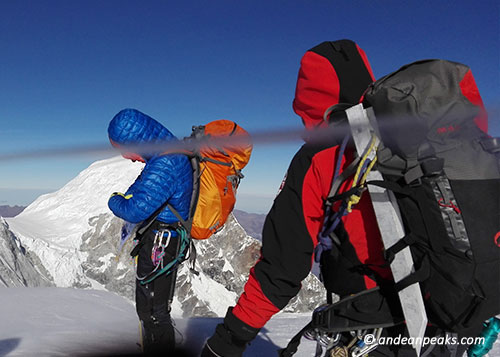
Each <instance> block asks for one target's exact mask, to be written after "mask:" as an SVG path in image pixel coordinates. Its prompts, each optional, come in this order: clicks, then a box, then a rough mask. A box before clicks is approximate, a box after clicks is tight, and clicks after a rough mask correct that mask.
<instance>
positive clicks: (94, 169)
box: [9, 157, 144, 249]
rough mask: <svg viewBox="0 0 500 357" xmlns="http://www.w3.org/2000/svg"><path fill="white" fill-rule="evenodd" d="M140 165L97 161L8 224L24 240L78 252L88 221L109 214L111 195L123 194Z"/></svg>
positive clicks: (39, 199) (121, 159) (119, 161)
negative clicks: (30, 239) (37, 241)
mask: <svg viewBox="0 0 500 357" xmlns="http://www.w3.org/2000/svg"><path fill="white" fill-rule="evenodd" d="M143 165H144V164H142V163H133V162H131V161H130V160H125V159H123V158H121V157H114V158H111V159H107V160H101V161H97V162H95V163H93V164H92V165H90V166H89V167H88V168H87V169H85V170H83V171H82V172H80V174H79V175H78V176H77V177H75V178H74V179H73V180H71V181H70V182H68V183H67V184H66V185H65V186H64V187H63V188H61V189H60V190H58V191H56V192H53V193H49V194H46V195H42V196H40V197H39V198H38V199H36V200H35V201H34V202H33V203H32V204H31V205H29V206H28V207H27V208H26V209H25V210H24V211H23V212H22V213H21V214H19V215H18V216H17V217H15V218H12V219H9V224H10V226H11V227H12V229H13V230H14V231H16V232H18V233H20V234H21V235H22V236H23V237H25V238H35V237H36V239H37V240H40V239H41V240H44V241H45V242H46V243H48V244H50V245H52V246H58V247H60V248H67V249H71V248H73V249H78V248H79V247H80V245H81V243H82V242H81V236H82V231H83V232H84V231H87V230H88V229H90V225H89V219H90V218H92V217H95V216H98V215H100V214H102V213H107V212H109V209H108V207H107V201H108V198H109V196H110V194H111V193H112V192H114V191H125V190H126V189H127V187H128V186H129V185H130V184H131V183H132V182H133V181H134V180H135V178H136V177H137V176H138V175H139V173H140V171H141V170H142V167H143Z"/></svg>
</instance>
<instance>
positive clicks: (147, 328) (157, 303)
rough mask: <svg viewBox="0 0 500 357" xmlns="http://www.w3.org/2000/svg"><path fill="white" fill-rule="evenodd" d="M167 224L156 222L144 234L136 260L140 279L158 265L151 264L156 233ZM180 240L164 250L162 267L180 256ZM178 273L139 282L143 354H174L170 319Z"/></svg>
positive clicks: (172, 242) (136, 294) (136, 298)
mask: <svg viewBox="0 0 500 357" xmlns="http://www.w3.org/2000/svg"><path fill="white" fill-rule="evenodd" d="M162 228H163V229H164V228H165V225H164V224H163V223H161V222H155V223H153V224H152V225H151V227H150V228H149V229H148V231H147V232H146V233H145V234H144V235H143V238H142V241H143V242H144V245H143V246H142V247H141V249H140V251H139V255H138V261H137V276H138V277H145V276H147V275H148V274H150V273H151V272H152V271H153V270H154V268H155V266H154V264H153V262H152V261H151V253H152V249H153V243H154V239H155V235H156V232H157V231H159V230H160V231H161V230H162ZM177 246H178V237H172V238H171V239H170V243H169V245H168V246H167V247H166V249H165V256H164V258H163V264H164V265H167V264H168V263H169V262H171V261H172V260H173V259H174V258H175V257H176V255H177V249H178V248H177ZM175 276H176V274H175V272H171V273H169V274H168V275H167V274H162V275H160V276H159V277H157V278H156V279H154V280H153V281H152V282H150V283H148V284H141V281H140V280H138V279H136V290H135V301H136V310H137V315H138V316H139V320H141V324H142V333H143V336H142V340H143V348H144V352H145V353H147V354H160V353H165V352H167V351H172V350H173V349H174V347H175V334H174V327H173V325H172V320H171V318H170V308H171V307H170V300H171V299H172V297H173V293H174V287H175Z"/></svg>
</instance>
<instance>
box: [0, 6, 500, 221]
mask: <svg viewBox="0 0 500 357" xmlns="http://www.w3.org/2000/svg"><path fill="white" fill-rule="evenodd" d="M342 38H350V39H353V40H355V41H356V42H358V44H359V45H360V46H361V47H362V48H363V49H364V50H365V51H366V53H367V55H368V58H369V59H370V62H371V64H372V67H373V70H374V73H375V76H376V77H381V76H383V75H385V74H387V73H389V72H392V71H394V70H396V69H397V68H399V67H400V66H402V65H404V64H406V63H409V62H413V61H415V60H419V59H424V58H444V59H449V60H454V61H458V62H462V63H465V64H467V65H469V66H470V67H471V68H472V72H473V74H474V76H475V78H476V82H477V84H478V87H479V89H480V91H481V94H482V97H483V100H484V101H485V103H486V105H487V108H488V109H489V110H490V111H492V112H494V113H496V115H495V116H496V117H497V118H496V119H495V118H493V116H492V118H491V121H493V122H492V123H491V124H490V127H491V128H492V130H491V132H492V133H493V134H497V135H500V125H499V124H498V109H499V108H498V106H499V102H498V98H500V71H499V69H500V67H499V65H500V9H499V4H498V1H496V0H481V1H472V0H471V1H463V0H462V1H460V0H459V1H448V0H432V1H430V0H419V1H417V0H408V1H401V0H399V1H395V0H342V1H334V0H330V1H326V0H325V1H323V0H317V1H302V0H301V1H298V0H297V1H296V0H289V1H284V0H283V1H272V0H268V1H229V0H227V1H219V0H214V1H189V0H186V1H182V2H181V1H154V0H151V1H142V2H141V1H126V0H122V1H114V0H107V1H94V0H85V1H78V0H73V1H54V0H49V1H34V0H33V1H23V0H19V1H0V51H1V55H0V154H5V153H11V152H17V151H23V150H31V149H33V150H37V149H40V148H48V147H57V146H69V145H90V144H106V143H107V136H106V128H107V124H108V123H109V121H110V120H111V118H112V117H113V115H114V114H116V113H117V112H118V111H119V110H120V109H123V108H126V107H133V108H137V109H139V110H141V111H143V112H145V113H147V114H149V115H151V116H152V117H154V118H156V119H157V120H159V121H161V122H162V123H163V124H165V126H167V127H168V128H169V129H170V130H172V131H173V132H174V133H175V134H176V135H177V136H180V137H182V136H185V135H189V133H190V130H191V125H193V124H203V123H206V122H208V121H211V120H215V119H220V118H226V119H231V120H234V121H236V122H238V123H239V124H240V125H241V126H243V127H244V128H246V129H247V130H249V131H250V132H252V131H260V130H264V129H267V128H270V129H278V128H285V127H286V128H294V127H296V128H299V127H300V126H301V124H300V119H299V118H298V117H297V116H296V115H295V114H294V113H293V111H292V107H291V103H292V100H293V96H294V91H295V81H296V78H297V73H298V69H299V62H300V59H301V57H302V55H303V54H304V52H305V51H306V50H307V49H309V48H311V47H313V46H315V45H316V44H318V43H320V42H322V41H325V40H337V39H342ZM300 145H301V143H300V142H299V141H297V142H292V143H288V144H280V145H261V146H258V147H256V148H255V150H254V155H253V157H252V160H251V163H250V164H249V166H248V167H247V169H245V170H244V173H245V175H246V178H245V179H244V181H243V182H242V185H241V187H240V191H239V195H240V196H239V199H238V204H237V205H238V206H237V207H239V208H241V209H244V210H247V211H250V212H266V211H267V210H268V209H269V207H270V205H271V203H272V198H273V197H274V195H275V193H276V191H277V188H278V186H279V184H280V182H281V179H282V177H283V175H284V173H285V171H286V168H287V166H288V163H289V161H290V159H291V158H292V156H293V154H294V153H295V152H296V151H297V149H298V148H299V146H300ZM100 158H102V157H96V156H83V157H71V158H43V159H41V158H38V159H29V160H28V159H26V160H17V161H4V162H1V163H0V205H1V204H11V205H13V204H27V203H29V202H31V201H32V200H33V199H34V198H36V197H37V195H38V194H40V193H41V192H48V191H52V190H54V189H58V188H60V187H61V186H63V185H64V184H65V183H66V182H67V181H69V180H70V179H71V178H73V177H74V176H76V174H77V173H78V172H80V171H81V170H83V169H84V168H86V167H87V166H88V165H89V164H90V163H91V162H93V161H95V160H97V159H100Z"/></svg>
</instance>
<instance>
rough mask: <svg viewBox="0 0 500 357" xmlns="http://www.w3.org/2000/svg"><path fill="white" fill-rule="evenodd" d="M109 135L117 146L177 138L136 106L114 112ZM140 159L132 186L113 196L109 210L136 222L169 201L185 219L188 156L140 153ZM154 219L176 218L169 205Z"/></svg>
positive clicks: (188, 191)
mask: <svg viewBox="0 0 500 357" xmlns="http://www.w3.org/2000/svg"><path fill="white" fill-rule="evenodd" d="M108 135H109V138H110V140H111V141H112V143H113V145H115V146H117V147H120V145H124V144H138V143H154V142H156V141H168V140H177V138H176V137H175V136H174V135H173V134H172V133H171V132H170V131H169V130H168V129H167V128H165V127H164V126H163V125H162V124H160V123H159V122H157V121H156V120H154V119H153V118H151V117H149V116H147V115H146V114H144V113H141V112H140V111H138V110H135V109H124V110H122V111H120V112H119V113H118V114H116V115H115V117H114V118H113V120H111V122H110V124H109V127H108ZM124 156H128V155H125V154H124ZM136 156H137V155H136ZM142 158H143V159H144V162H145V166H144V169H143V170H142V173H141V174H140V175H139V177H137V179H136V180H135V182H134V183H133V184H132V186H130V187H129V189H128V190H127V192H125V194H123V195H121V194H120V195H113V196H112V197H111V198H110V199H109V201H108V206H109V208H110V209H111V211H113V213H114V214H115V215H116V216H118V217H120V218H122V219H124V220H126V221H128V222H132V223H139V222H141V221H144V220H145V219H147V218H148V217H150V216H151V215H152V214H153V213H154V212H155V211H156V210H157V209H158V208H160V207H161V205H162V204H163V203H165V202H166V201H168V202H169V203H170V204H171V205H172V206H173V207H174V208H175V209H176V210H177V211H178V212H179V214H180V215H181V216H182V217H183V218H184V219H186V218H187V217H188V212H189V203H190V200H191V191H192V187H193V178H192V170H191V164H190V162H189V159H188V157H187V156H185V155H181V154H170V155H163V156H162V155H160V152H158V153H152V154H148V155H143V156H142ZM157 219H158V220H159V221H162V222H165V223H173V222H177V221H178V219H177V218H176V217H175V215H174V214H173V213H172V211H170V209H168V208H165V209H164V210H163V211H162V212H161V213H160V215H159V216H158V218H157Z"/></svg>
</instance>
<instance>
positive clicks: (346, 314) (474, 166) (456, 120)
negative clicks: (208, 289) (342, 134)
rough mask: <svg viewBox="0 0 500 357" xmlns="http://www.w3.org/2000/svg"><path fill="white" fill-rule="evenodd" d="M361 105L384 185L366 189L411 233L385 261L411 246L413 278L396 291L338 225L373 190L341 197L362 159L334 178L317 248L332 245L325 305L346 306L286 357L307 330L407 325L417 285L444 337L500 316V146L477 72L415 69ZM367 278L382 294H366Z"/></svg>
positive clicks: (390, 79) (385, 83)
mask: <svg viewBox="0 0 500 357" xmlns="http://www.w3.org/2000/svg"><path fill="white" fill-rule="evenodd" d="M363 105H364V107H365V108H368V107H372V109H373V111H374V113H375V116H376V118H377V124H378V127H379V134H380V138H381V141H382V143H383V145H380V146H379V148H378V151H377V164H376V167H375V169H376V170H378V171H380V172H381V173H382V175H383V178H384V180H383V181H380V182H367V183H366V184H375V185H379V186H382V187H385V188H387V189H389V190H392V191H393V192H394V194H395V196H396V199H397V202H398V205H399V209H400V211H401V215H402V219H403V224H404V227H405V236H404V237H403V238H402V239H401V240H400V241H399V242H398V243H396V244H395V245H393V246H392V247H390V248H389V249H387V250H386V251H385V252H384V253H385V257H386V260H387V263H390V262H391V261H392V259H393V258H394V255H395V254H397V253H398V252H399V251H401V250H402V249H404V248H405V247H407V246H409V247H410V250H411V253H412V257H413V261H414V265H415V272H414V273H413V274H411V275H410V276H408V277H407V278H405V279H403V280H402V281H399V282H398V283H397V284H394V283H393V282H388V281H385V280H383V279H380V276H379V275H378V274H377V272H376V268H382V267H373V266H366V265H363V264H362V263H361V262H360V261H359V260H358V259H357V256H356V253H355V252H354V250H353V247H352V245H351V244H350V243H349V237H348V236H347V234H346V232H345V230H344V229H343V226H342V221H341V220H340V218H341V217H342V216H343V215H345V214H347V212H346V210H345V208H346V204H345V202H346V201H347V200H348V199H349V198H350V196H351V195H352V194H356V195H360V194H361V193H362V191H363V188H364V187H366V184H364V185H363V186H364V187H359V186H358V187H353V188H351V189H350V190H349V191H350V192H346V193H339V192H338V188H339V187H340V186H341V183H342V182H344V181H345V180H347V179H348V178H349V177H351V176H352V175H353V173H354V172H355V171H356V166H359V164H358V162H359V159H356V160H355V162H354V164H351V165H349V167H347V168H346V169H345V170H344V172H343V173H342V174H341V175H339V176H337V177H334V180H333V182H332V189H331V192H330V195H329V197H328V198H327V200H326V207H327V208H328V207H332V205H333V203H334V202H336V201H341V204H340V209H339V210H337V211H333V210H331V211H328V210H327V212H326V218H325V226H324V227H323V231H322V232H321V234H320V237H318V238H319V242H320V244H319V245H318V247H319V246H320V245H322V240H324V239H325V238H327V237H328V238H332V239H331V241H333V242H332V243H328V244H326V245H323V247H320V250H324V252H323V254H321V258H320V265H321V273H322V278H323V283H324V284H325V287H326V288H327V291H328V292H329V294H328V297H330V293H335V294H338V295H340V297H341V299H340V301H339V302H337V303H333V304H332V303H331V300H330V301H329V304H328V305H324V306H321V307H319V308H318V309H316V310H315V312H314V314H313V318H312V321H311V323H309V324H308V325H307V326H306V327H304V329H303V330H302V331H301V332H299V333H298V334H297V335H296V336H295V337H294V339H292V341H291V342H290V343H289V345H288V346H287V348H286V349H284V350H282V351H281V353H282V354H281V355H282V356H290V355H291V354H293V352H295V350H296V348H297V345H298V343H299V341H300V336H301V335H302V334H307V332H306V331H311V330H312V331H317V333H321V331H326V332H329V333H337V332H343V331H351V330H360V329H368V328H376V327H388V326H394V325H396V324H399V323H401V322H403V320H404V317H403V315H402V311H401V309H400V306H399V303H398V298H397V294H396V293H397V291H400V290H402V289H404V288H405V287H407V286H409V285H411V284H413V283H415V282H419V283H420V288H421V291H422V296H423V298H424V302H425V307H426V312H427V316H428V319H429V322H430V323H431V324H433V325H435V326H437V327H438V328H441V329H443V330H445V331H451V332H459V333H461V334H467V335H468V336H473V335H476V334H478V333H479V331H480V330H481V327H482V323H483V322H484V321H485V320H487V319H488V318H490V317H492V316H494V315H497V314H499V313H500V139H498V138H491V137H489V136H488V135H487V134H486V133H485V131H486V123H487V122H486V116H485V115H486V113H485V110H484V107H483V106H482V101H481V99H480V96H479V91H478V89H477V86H476V84H475V82H474V78H473V77H472V74H471V72H470V69H469V68H468V67H467V66H465V65H463V64H460V63H455V62H449V61H444V60H425V61H418V62H415V63H411V64H409V65H406V66H404V67H402V68H400V69H399V70H398V71H396V72H394V73H391V74H389V75H387V76H385V77H383V78H381V79H379V80H378V81H376V82H374V83H372V84H370V85H369V87H368V89H367V90H366V91H365V94H364V101H363ZM339 118H340V121H342V116H341V115H339ZM344 123H345V121H344ZM334 124H335V123H334ZM480 127H481V128H482V129H483V130H481V129H480ZM342 150H343V149H342V148H341V150H340V151H341V152H342ZM340 155H342V154H340ZM364 275H368V276H369V277H370V278H372V279H374V280H376V281H377V283H378V285H379V286H378V287H377V288H375V289H370V290H364V289H365V288H364V287H363V285H364V283H363V276H364ZM352 294H354V295H352Z"/></svg>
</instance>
